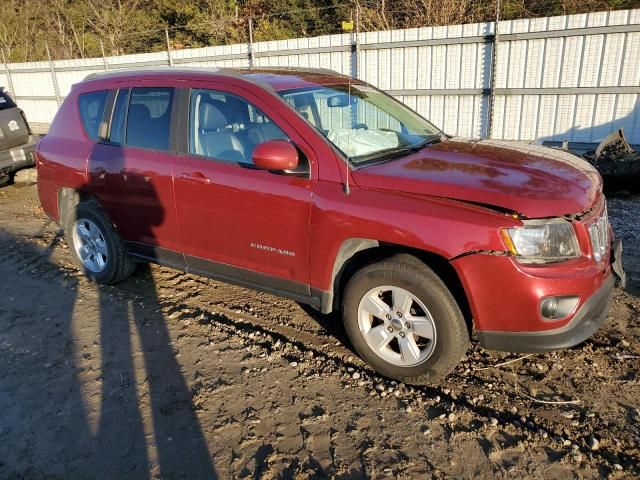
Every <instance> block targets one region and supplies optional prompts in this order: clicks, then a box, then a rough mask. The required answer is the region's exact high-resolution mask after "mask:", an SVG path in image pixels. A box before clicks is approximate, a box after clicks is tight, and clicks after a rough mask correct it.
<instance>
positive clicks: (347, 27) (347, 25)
mask: <svg viewBox="0 0 640 480" xmlns="http://www.w3.org/2000/svg"><path fill="white" fill-rule="evenodd" d="M342 30H343V31H345V32H349V33H351V35H352V37H353V11H351V19H350V20H349V21H348V22H342ZM352 40H353V39H352ZM351 43H352V44H353V41H352V42H351ZM349 59H350V62H349V69H350V71H349V79H348V80H347V105H348V106H349V126H350V127H353V106H352V105H351V78H352V75H353V65H352V63H353V55H350V56H349ZM351 130H352V128H349V129H347V152H349V151H350V150H351ZM344 166H345V180H344V185H343V190H344V194H345V195H350V194H351V188H350V187H349V153H347V155H346V158H345V160H344Z"/></svg>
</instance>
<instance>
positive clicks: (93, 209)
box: [64, 201, 135, 285]
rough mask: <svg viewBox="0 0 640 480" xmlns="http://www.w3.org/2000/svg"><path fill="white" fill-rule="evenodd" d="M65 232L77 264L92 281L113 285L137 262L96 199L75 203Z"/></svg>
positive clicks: (132, 268) (129, 271)
mask: <svg viewBox="0 0 640 480" xmlns="http://www.w3.org/2000/svg"><path fill="white" fill-rule="evenodd" d="M64 231H65V238H66V241H67V245H69V250H70V251H71V256H72V258H73V260H74V262H75V264H76V265H78V267H79V268H80V269H82V270H83V272H84V273H85V275H86V276H87V277H89V279H91V280H92V281H94V282H96V283H100V284H106V285H112V284H115V283H118V282H120V281H122V280H124V279H125V278H127V277H129V276H130V275H131V274H132V273H133V270H134V269H135V263H134V262H133V261H132V260H131V259H130V258H129V257H128V255H127V250H126V248H125V245H124V242H123V241H122V239H121V238H120V235H118V232H117V231H116V229H115V227H114V226H113V224H112V223H111V221H110V220H109V218H108V217H107V215H106V213H105V212H104V211H103V210H102V208H100V206H99V205H98V203H97V202H95V201H89V202H83V203H79V204H78V205H76V206H75V208H74V210H73V211H72V212H69V214H68V215H67V218H66V220H65V227H64Z"/></svg>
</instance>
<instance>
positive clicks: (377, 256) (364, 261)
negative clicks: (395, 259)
mask: <svg viewBox="0 0 640 480" xmlns="http://www.w3.org/2000/svg"><path fill="white" fill-rule="evenodd" d="M376 243H377V242H376ZM397 254H408V255H411V256H413V257H415V258H417V259H418V260H420V261H421V262H422V263H424V264H425V265H426V266H428V267H429V268H431V270H433V271H434V273H435V274H436V275H438V276H439V277H440V279H441V280H442V281H443V282H444V284H445V285H446V286H447V288H448V289H449V290H450V291H451V294H452V295H453V297H454V298H455V300H456V302H457V303H458V306H459V307H460V310H461V311H462V314H463V315H464V318H465V321H466V323H467V329H468V330H469V335H470V336H471V333H472V331H473V316H472V314H471V307H470V305H469V300H468V298H467V295H466V292H465V290H464V287H463V285H462V281H461V280H460V277H459V276H458V273H457V272H456V270H455V269H454V268H453V266H452V265H451V263H450V262H449V261H448V260H447V259H446V258H444V257H442V256H440V255H438V254H436V253H433V252H429V251H426V250H420V249H416V248H410V247H404V246H401V245H394V244H385V243H379V244H378V245H377V246H371V247H370V248H366V249H363V250H360V251H357V252H355V253H354V254H353V255H352V256H351V257H350V258H348V259H347V260H346V261H345V262H344V263H343V264H342V266H341V268H340V269H339V271H338V272H337V273H336V274H335V277H334V282H333V298H332V305H331V309H332V310H334V311H337V310H339V309H340V303H341V302H342V294H343V292H344V288H345V287H346V285H347V283H348V282H349V280H350V279H351V277H353V275H354V274H355V273H356V272H357V271H358V270H360V269H361V268H363V267H365V266H367V265H370V264H372V263H376V262H379V261H381V260H385V259H387V258H389V257H392V256H394V255H397Z"/></svg>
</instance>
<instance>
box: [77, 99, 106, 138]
mask: <svg viewBox="0 0 640 480" xmlns="http://www.w3.org/2000/svg"><path fill="white" fill-rule="evenodd" d="M108 94H109V91H108V90H99V91H97V92H89V93H82V94H80V96H79V97H78V109H79V110H80V118H81V119H82V126H83V127H84V131H85V133H86V134H87V136H88V137H89V138H90V139H91V140H93V141H94V142H95V141H96V140H98V130H99V128H100V122H102V116H103V114H104V106H105V104H106V103H107V95H108Z"/></svg>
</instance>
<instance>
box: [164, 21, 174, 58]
mask: <svg viewBox="0 0 640 480" xmlns="http://www.w3.org/2000/svg"><path fill="white" fill-rule="evenodd" d="M164 35H165V37H166V39H167V61H168V62H169V66H170V67H172V66H173V58H171V42H170V41H169V29H168V28H165V29H164Z"/></svg>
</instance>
